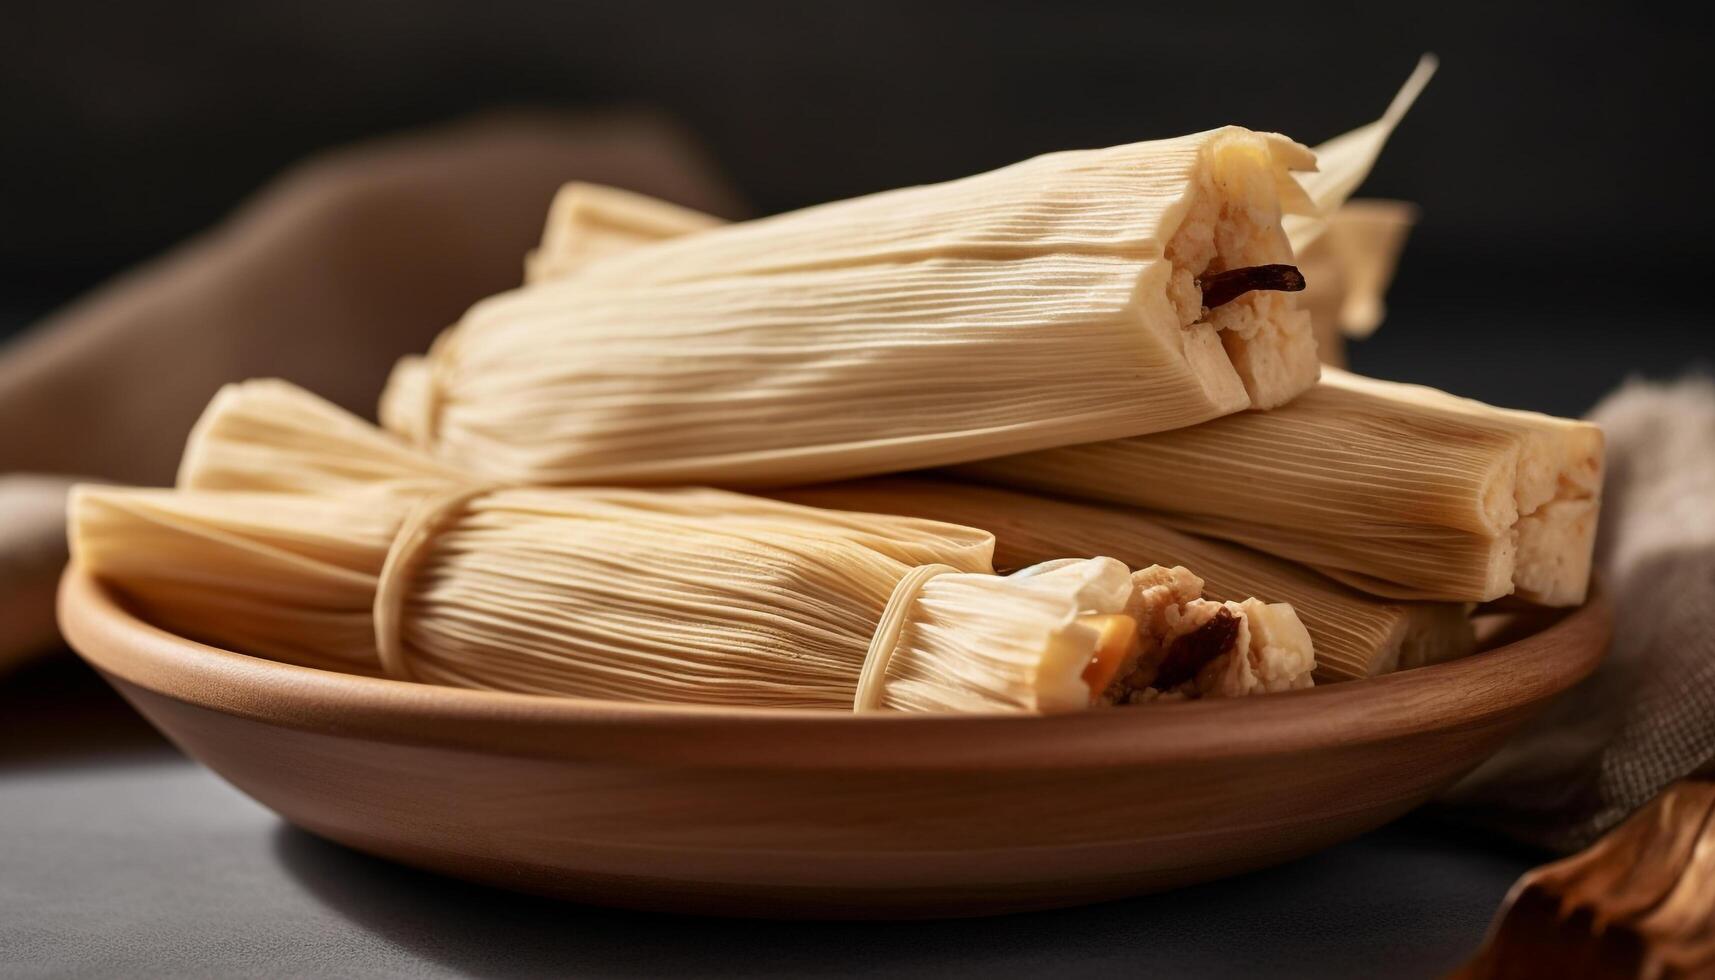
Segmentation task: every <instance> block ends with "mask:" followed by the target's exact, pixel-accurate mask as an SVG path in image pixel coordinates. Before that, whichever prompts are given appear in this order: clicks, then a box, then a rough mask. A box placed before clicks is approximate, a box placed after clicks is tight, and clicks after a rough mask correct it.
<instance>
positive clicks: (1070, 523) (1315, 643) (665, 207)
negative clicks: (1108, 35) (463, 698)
mask: <svg viewBox="0 0 1715 980" xmlns="http://www.w3.org/2000/svg"><path fill="white" fill-rule="evenodd" d="M1426 72H1427V69H1420V72H1419V73H1418V74H1417V75H1414V76H1413V79H1412V81H1411V82H1410V83H1408V85H1407V88H1406V90H1405V91H1403V92H1402V93H1401V96H1400V97H1399V98H1398V99H1396V100H1395V103H1394V105H1393V106H1392V107H1391V108H1390V109H1389V112H1388V114H1387V115H1386V116H1384V117H1383V118H1382V119H1381V120H1379V121H1378V122H1376V123H1373V124H1371V125H1370V126H1367V127H1364V128H1363V129H1361V130H1358V131H1356V132H1354V133H1352V134H1348V136H1346V137H1342V138H1340V139H1339V140H1336V141H1333V142H1331V143H1330V144H1327V145H1326V146H1324V147H1321V148H1318V150H1317V151H1316V153H1314V154H1313V153H1312V152H1311V151H1310V150H1308V149H1306V148H1305V147H1303V146H1301V145H1299V144H1297V143H1294V142H1292V141H1290V140H1288V139H1286V138H1285V137H1281V136H1277V135H1273V134H1266V133H1257V132H1252V131H1250V130H1246V129H1241V128H1238V127H1226V128H1222V129H1217V130H1211V131H1209V132H1205V133H1200V134H1196V135H1193V136H1188V137H1183V138H1180V139H1173V140H1164V141H1158V142H1152V143H1138V144H1132V145H1128V146H1121V147H1114V148H1110V149H1105V150H1088V151H1076V152H1066V153H1056V154H1050V155H1048V156H1044V157H1038V158H1036V159H1033V160H1028V161H1025V162H1023V163H1020V164H1016V165H1014V166H1012V167H1007V168H1003V169H1001V170H998V171H995V172H993V173H989V174H983V175H979V176H975V177H970V178H966V179H963V180H957V181H952V182H950V183H946V184H938V185H931V186H925V187H915V188H907V189H903V190H897V191H890V192H886V193H882V194H876V195H871V196H869V197H863V198H857V199H854V200H850V201H843V202H836V203H833V204H827V205H823V206H820V207H815V208H810V209H806V210H804V211H799V212H793V213H790V214H784V215H779V216H776V217H773V218H766V219H762V220H758V221H751V222H744V223H739V224H732V225H725V224H722V223H720V222H718V221H716V220H715V219H712V218H709V217H707V216H704V215H699V214H696V213H695V212H690V211H686V210H684V209H681V208H677V207H675V206H673V205H669V204H666V203H664V202H656V201H651V200H649V199H646V198H641V197H639V196H637V195H633V194H629V193H626V192H622V191H617V190H614V189H610V188H601V187H594V186H591V185H583V184H575V185H568V187H567V188H566V189H565V190H564V191H562V193H561V194H560V195H559V197H558V198H557V199H556V201H555V202H554V203H553V206H552V208H551V209H550V213H549V218H548V224H547V229H546V232H545V234H544V236H543V240H542V243H541V246H540V248H539V249H537V250H536V251H535V252H533V253H532V254H531V255H530V256H529V257H528V258H527V261H526V284H525V286H524V287H523V288H521V289H518V290H514V291H512V292H509V293H506V294H504V295H501V296H497V297H493V298H491V299H488V300H485V301H483V302H481V303H479V304H477V305H476V306H475V307H474V308H472V310H471V311H470V312H469V313H468V314H467V315H466V316H465V317H464V318H463V319H462V320H461V321H460V322H459V323H457V324H455V325H454V326H453V327H452V328H450V329H449V330H448V331H447V332H446V333H445V334H443V336H442V337H441V338H440V339H439V340H438V341H437V342H436V343H435V345H434V347H433V348H432V349H431V350H430V351H429V352H428V354H427V355H426V356H422V357H408V358H405V359H404V360H402V361H401V362H400V365H399V367H398V368H397V369H396V370H395V372H394V375H393V377H392V378H391V379H390V381H389V383H388V386H387V390H386V391H385V393H384V394H383V397H382V402H381V411H380V414H381V420H382V423H383V425H384V427H385V428H384V429H377V428H376V427H374V426H372V425H370V424H369V423H367V422H365V421H363V420H361V419H358V418H356V417H354V416H350V415H348V414H346V413H344V412H342V411H340V410H338V409H336V408H334V407H332V406H331V405H328V404H327V403H325V402H323V401H321V400H320V399H318V398H316V397H315V396H313V395H311V394H310V393H308V392H304V391H301V390H299V389H296V388H294V387H292V386H290V385H287V384H284V383H282V382H268V381H259V382H250V383H246V384H242V385H236V386H231V387H229V388H228V389H226V390H224V391H223V392H221V393H220V394H219V395H218V396H217V397H216V398H215V400H214V401H213V402H212V403H211V404H210V406H209V409H208V410H207V412H206V413H205V415H204V417H203V419H202V421H201V422H199V423H198V425H197V427H196V429H195V430H194V431H193V433H192V435H191V439H190V442H189V444H188V446H187V449H186V453H185V457H184V461H183V464H182V466H181V470H180V474H179V479H178V487H177V488H175V489H173V490H134V489H118V488H84V489H82V490H81V491H80V492H79V493H77V494H76V495H75V496H74V499H73V503H72V543H73V548H74V552H75V558H76V560H78V561H79V562H81V563H82V564H84V565H85V566H86V567H87V568H89V569H90V570H91V571H93V572H94V573H95V574H97V575H98V576H100V577H102V578H103V579H104V580H105V581H106V582H107V583H108V584H109V585H110V586H112V587H113V588H115V589H116V590H117V591H119V592H120V593H122V594H123V595H124V596H125V597H126V598H127V600H128V601H130V602H131V603H132V604H133V605H134V607H135V608H136V609H137V610H138V611H139V612H140V613H142V614H143V615H145V616H147V617H148V618H150V619H151V620H153V621H155V622H157V623H158V624H160V625H162V626H164V627H166V628H169V629H173V630H176V631H179V632H181V633H184V634H186V635H190V636H195V637H198V638H201V639H204V640H206V641H208V642H212V643H217V644H221V645H224V646H229V647H232V648H234V649H238V650H241V651H244V652H248V653H252V654H255V655H259V656H267V657H272V658H275V659H279V660H283V661H287V662H291V663H295V664H299V665H302V666H308V667H316V668H321V669H332V670H342V671H349V672H355V673H364V674H372V675H380V676H387V677H392V678H396V679H400V680H410V681H418V682H426V683H437V684H449V685H455V686H462V687H474V688H488V689H495V690H507V691H522V692H529V693H537V694H552V695H561V696H579V697H594V698H607V699H619V700H638V701H656V702H668V703H704V704H723V705H732V706H759V707H798V708H820V709H842V710H853V709H856V710H870V709H894V710H913V711H994V710H1014V711H1016V710H1023V711H1061V710H1072V709H1078V708H1086V707H1090V706H1092V705H1107V704H1140V703H1148V702H1157V701H1163V700H1177V699H1184V698H1198V697H1224V696H1236V695H1246V694H1257V693H1269V692H1276V691H1287V690H1292V689H1294V688H1299V687H1303V686H1307V685H1309V684H1310V683H1312V678H1313V677H1314V679H1315V680H1317V681H1323V682H1329V681H1341V680H1351V679H1358V678H1363V677H1367V676H1371V675H1374V674H1378V673H1384V672H1387V671H1390V670H1395V669H1401V668H1408V667H1416V666H1421V665H1424V664H1430V663H1434V662H1437V661H1440V660H1446V659H1450V658H1453V657H1458V656H1461V655H1463V654H1465V653H1468V652H1469V651H1470V650H1471V649H1472V646H1473V639H1472V629H1471V626H1470V622H1469V619H1468V613H1469V610H1470V608H1471V605H1472V604H1474V603H1477V602H1482V601H1487V600H1490V599H1494V598H1497V597H1499V596H1502V595H1512V596H1515V597H1517V598H1519V599H1523V600H1527V601H1532V602H1537V603H1542V604H1549V605H1563V604H1572V603H1576V602H1579V601H1581V600H1582V596H1583V592H1584V588H1585V584H1586V581H1587V579H1588V566H1589V553H1590V544H1591V540H1592V537H1593V534H1594V523H1595V507H1596V500H1597V496H1598V494H1599V488H1600V466H1601V442H1600V434H1599V433H1598V432H1596V431H1595V430H1594V429H1593V428H1592V427H1589V426H1587V425H1583V424H1581V423H1574V422H1567V421H1564V420H1557V419H1549V418H1547V417H1544V416H1537V415H1532V414H1530V413H1521V412H1509V411H1505V410H1501V409H1495V408H1490V407H1489V406H1485V405H1481V404H1479V403H1475V402H1469V401H1466V400H1463V399H1456V398H1453V397H1452V396H1449V395H1444V394H1441V393H1439V392H1431V391H1428V390H1426V389H1417V388H1411V387H1409V386H1400V385H1391V384H1388V383H1386V382H1378V381H1370V380H1368V379H1362V378H1358V377H1356V376H1353V375H1347V374H1344V373H1342V372H1338V371H1335V370H1332V369H1330V370H1326V371H1323V370H1321V369H1320V367H1319V364H1318V352H1317V346H1318V342H1317V339H1316V328H1319V327H1321V326H1323V323H1322V322H1321V320H1318V321H1317V322H1316V323H1315V324H1313V322H1312V316H1311V313H1310V312H1309V311H1307V310H1306V309H1304V308H1302V307H1301V305H1300V304H1299V302H1298V300H1297V297H1295V295H1294V292H1295V291H1296V290H1299V289H1302V288H1303V287H1304V278H1303V276H1302V275H1301V272H1300V269H1299V268H1298V266H1297V263H1298V259H1297V258H1296V257H1295V256H1296V255H1298V254H1299V253H1306V254H1307V255H1308V251H1307V250H1312V249H1315V248H1318V247H1319V246H1320V247H1321V248H1322V257H1321V258H1320V259H1318V260H1317V261H1318V262H1320V263H1322V264H1324V265H1328V266H1330V267H1331V268H1333V269H1334V270H1335V273H1332V274H1330V275H1331V278H1335V279H1336V280H1337V282H1338V288H1337V289H1336V290H1335V291H1334V292H1333V293H1325V294H1324V298H1323V301H1322V302H1324V303H1325V304H1326V305H1327V306H1328V308H1329V309H1332V310H1336V311H1338V313H1337V318H1338V319H1339V320H1340V321H1341V323H1343V324H1344V325H1345V326H1346V328H1347V329H1349V330H1350V329H1361V328H1363V327H1371V328H1373V326H1374V323H1373V321H1374V320H1375V319H1376V318H1377V317H1378V316H1379V312H1378V311H1379V305H1378V304H1379V293H1380V289H1381V288H1382V287H1383V286H1385V282H1386V271H1385V268H1386V267H1387V266H1390V265H1391V255H1390V256H1383V257H1382V258H1381V261H1380V262H1379V263H1369V264H1366V261H1367V260H1365V261H1360V260H1359V257H1368V259H1374V258H1375V257H1376V255H1377V254H1378V250H1377V249H1374V248H1361V247H1360V248H1357V249H1356V251H1354V249H1353V246H1352V243H1353V242H1357V241H1363V240H1365V239H1364V238H1363V237H1362V236H1359V235H1353V236H1346V237H1344V238H1342V237H1340V233H1339V231H1338V229H1339V228H1340V227H1341V226H1342V222H1343V221H1344V220H1345V218H1349V217H1350V216H1351V212H1350V211H1348V212H1344V213H1342V212H1340V210H1339V209H1340V207H1341V205H1342V204H1343V203H1344V202H1345V200H1346V198H1347V197H1348V196H1349V195H1350V194H1351V193H1352V191H1353V190H1354V189H1355V188H1356V187H1357V185H1358V183H1359V182H1360V181H1361V180H1362V177H1363V175H1364V173H1365V172H1367V170H1368V169H1369V167H1370V165H1371V163H1372V162H1373V160H1374V158H1375V156H1376V154H1377V153H1378V152H1379V150H1380V148H1381V145H1382V143H1383V142H1384V141H1385V139H1386V138H1387V135H1388V133H1389V132H1390V131H1391V130H1392V128H1393V127H1394V126H1395V125H1396V124H1397V123H1398V121H1399V118H1400V116H1401V115H1402V114H1403V113H1404V111H1405V108H1406V107H1407V106H1409V104H1410V101H1411V99H1412V98H1414V97H1415V95H1416V92H1417V90H1418V89H1419V88H1421V85H1422V82H1423V81H1424V80H1425V79H1426V77H1427V73H1426ZM1318 158H1320V161H1321V165H1322V166H1321V169H1320V170H1319V171H1313V170H1312V168H1313V167H1315V166H1316V164H1317V161H1318ZM1342 214H1344V216H1345V217H1344V218H1343V217H1342ZM1348 223H1349V222H1348ZM1397 240H1398V236H1397V235H1395V236H1393V238H1392V239H1391V241H1393V242H1395V243H1397ZM1337 242H1343V243H1344V244H1342V245H1341V246H1340V247H1338V248H1335V247H1332V243H1337ZM1354 256H1357V257H1354ZM1311 268H1312V271H1314V269H1315V268H1316V266H1312V267H1311ZM1329 296H1332V297H1333V298H1331V299H1330V298H1328V297H1329ZM1321 317H1322V320H1326V319H1327V316H1326V315H1321ZM1354 324H1356V325H1357V326H1356V327H1354ZM1324 356H1326V357H1332V356H1333V352H1332V350H1325V351H1324ZM926 467H941V468H944V469H942V470H941V471H940V472H939V473H938V474H933V473H932V474H927V475H917V476H913V477H908V478H889V479H879V480H878V479H867V480H860V481H856V482H838V481H842V480H848V479H849V478H853V477H870V476H874V475H878V474H891V473H900V472H904V471H908V470H919V469H923V468H926ZM973 481H980V482H981V483H987V484H991V485H990V486H982V485H978V482H973ZM995 484H1000V485H1005V486H1007V487H1010V488H1011V489H1005V488H1002V487H1000V486H995ZM713 487H722V488H724V489H713ZM747 489H749V490H758V489H766V491H767V495H766V496H757V495H752V494H748V493H743V492H738V491H742V490H747ZM1066 498H1083V499H1084V500H1085V501H1088V502H1082V503H1080V502H1074V501H1072V500H1070V499H1066ZM1210 538H1220V539H1226V542H1228V543H1219V542H1216V541H1212V540H1209V539H1210Z"/></svg>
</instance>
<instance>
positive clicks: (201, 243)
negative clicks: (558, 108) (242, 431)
mask: <svg viewBox="0 0 1715 980" xmlns="http://www.w3.org/2000/svg"><path fill="white" fill-rule="evenodd" d="M574 179H575V180H588V181H595V182H599V183H605V184H612V185H615V186H619V187H625V188H629V189H632V190H636V191H639V192H642V193H645V194H649V195H652V196H655V197H661V198H665V199H667V200H670V201H674V202H677V203H680V204H684V205H686V206H687V207H692V208H696V209H698V210H702V211H707V212H710V213H713V214H717V215H722V216H725V217H738V216H739V215H738V214H737V212H738V210H739V208H738V205H737V203H736V202H737V197H736V195H735V194H734V193H733V192H732V191H731V190H730V189H729V188H728V186H727V185H726V183H725V182H724V181H723V180H722V179H721V178H720V177H719V176H718V175H717V173H716V171H715V169H714V168H713V167H712V166H710V165H709V164H708V163H707V162H706V157H705V156H704V154H703V153H702V152H701V150H700V149H699V147H698V146H697V144H696V143H695V142H694V141H693V140H692V139H690V138H689V137H687V136H686V135H685V134H684V133H683V132H681V131H680V130H679V129H678V128H676V127H675V126H674V125H672V124H671V123H669V122H667V121H665V120H662V119H660V118H657V117H655V116H653V115H650V114H647V113H640V112H627V113H614V114H606V115H582V116H574V117H564V116H556V115H548V114H529V115H524V114H513V115H506V116H494V117H487V118H482V119H477V120H473V121H469V122H464V123H459V124H455V125H451V126H447V127H444V128H440V129H434V130H429V131H425V132H421V133H415V134H409V135H405V136H399V137H394V138H390V139H384V140H380V141H377V142H374V143H369V144H365V145H361V146H357V147H353V148H349V149H343V150H339V151H336V152H333V153H330V154H328V155H326V156H323V157H321V158H319V159H315V160H312V161H310V162H308V163H306V164H304V165H302V166H300V167H298V168H297V169H295V170H294V171H292V172H290V173H288V174H286V175H285V176H284V177H282V178H280V179H279V180H277V181H276V182H274V184H273V185H271V186H270V187H268V188H267V189H265V190H264V191H262V192H261V193H260V194H258V195H257V196H256V197H255V198H254V199H253V200H251V201H250V202H248V203H246V204H245V205H244V206H243V207H241V208H240V209H239V210H238V211H237V212H236V213H234V214H233V215H232V216H231V217H230V218H229V219H227V220H226V221H225V222H224V223H222V224H221V225H220V226H219V227H217V228H215V229H213V230H212V231H210V232H208V233H207V234H205V235H203V236H201V237H200V238H198V239H197V240H194V241H191V242H189V243H187V244H185V245H183V246H181V247H179V248H177V249H174V250H173V251H171V252H169V253H168V254H167V255H165V256H163V257H162V258H160V259H158V260H156V261H154V262H151V263H149V264H147V265H145V266H144V267H142V268H140V269H137V270H135V271H133V272H131V273H129V274H127V275H125V276H122V277H120V278H119V279H118V280H116V281H115V282H113V283H110V284H108V285H106V286H104V287H102V288H101V289H99V290H97V291H96V292H95V293H93V294H92V295H90V296H89V297H87V298H86V299H83V300H81V301H80V302H78V303H76V304H74V305H73V306H71V307H70V308H68V309H66V310H64V311H63V312H61V313H59V314H57V315H55V316H53V317H51V318H50V319H48V320H47V321H46V322H44V323H42V324H40V325H38V326H37V327H36V328H35V329H33V330H31V331H30V332H29V333H27V334H25V335H24V336H22V337H20V338H18V339H17V340H15V341H13V342H11V343H10V344H8V345H7V346H5V347H3V348H0V420H4V422H3V423H0V670H4V669H5V668H6V667H7V666H8V665H10V664H12V663H15V662H17V661H19V660H20V659H21V658H23V657H25V656H27V655H29V654H31V653H33V652H35V651H37V650H40V649H44V648H48V647H51V646H52V645H53V644H54V642H55V640H56V639H57V633H56V631H55V629H54V625H53V605H52V596H53V588H54V581H55V579H57V577H58V575H59V569H60V568H61V567H62V566H63V565H64V563H65V545H64V537H65V532H64V523H63V516H62V514H63V510H64V495H65V488H66V486H67V484H68V482H69V477H73V476H75V477H77V478H82V479H99V480H112V481H119V482H125V483H138V484H165V483H169V482H171V480H172V476H173V468H174V466H175V464H176V462H177V460H178V456H179V450H180V449H181V448H183V445H184V439H185V435H186V433H187V432H189V430H190V426H191V423H192V422H194V421H195V420H196V417H197V415H198V413H200V412H201V411H202V408H203V406H204V405H205V404H206V403H207V401H208V399H209V398H210V397H211V396H212V395H213V394H214V392H215V390H216V389H218V388H219V387H220V386H221V385H222V384H224V383H226V382H229V381H237V380H241V379H243V378H247V377H259V376H272V377H283V378H287V379H290V380H292V381H295V382H297V383H299V384H301V385H303V386H305V387H307V388H309V389H310V390H312V391H315V392H318V393H319V394H322V395H325V396H327V397H329V398H331V399H333V400H334V401H336V402H338V403H340V404H342V405H344V406H346V407H348V408H351V409H353V410H355V411H358V412H360V413H362V414H365V415H370V416H373V413H374V408H375V403H376V399H377V397H378V396H379V394H380V391H381V386H382V384H383V382H384V381H385V380H386V377H387V372H388V370H389V369H390V368H391V367H392V365H393V361H394V360H395V359H396V358H397V357H398V356H399V355H400V354H402V353H406V352H410V351H420V350H423V349H425V348H426V347H427V346H428V343H429V341H430V340H431V339H432V338H433V337H434V336H435V334H436V333H438V332H439V331H440V330H441V329H442V328H443V327H445V326H446V325H447V324H449V323H451V322H453V321H454V320H455V319H456V318H457V317H458V316H459V315H460V314H462V313H463V312H464V311H465V309H466V308H467V307H469V306H470V305H471V304H472V303H474V302H476V301H477V300H479V299H481V298H482V297H484V296H488V295H490V294H493V293H496V292H500V291H501V290H504V289H507V288H509V287H512V286H515V285H517V284H518V283H519V281H520V280H521V278H522V275H523V257H524V253H525V252H526V251H528V250H529V249H530V248H531V247H532V246H534V245H535V244H536V242H537V240H538V239H539V237H540V235H541V231H542V222H543V218H544V216H545V215H546V214H547V210H548V203H549V201H550V200H551V199H552V198H553V195H554V192H555V191H556V190H558V189H559V187H560V185H561V184H563V183H564V182H566V181H568V180H574ZM29 474H64V475H66V476H65V477H61V478H57V479H56V478H49V477H44V476H33V475H29Z"/></svg>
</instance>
